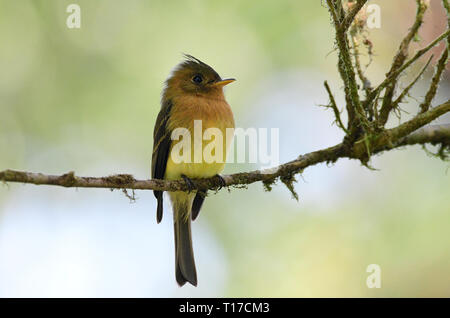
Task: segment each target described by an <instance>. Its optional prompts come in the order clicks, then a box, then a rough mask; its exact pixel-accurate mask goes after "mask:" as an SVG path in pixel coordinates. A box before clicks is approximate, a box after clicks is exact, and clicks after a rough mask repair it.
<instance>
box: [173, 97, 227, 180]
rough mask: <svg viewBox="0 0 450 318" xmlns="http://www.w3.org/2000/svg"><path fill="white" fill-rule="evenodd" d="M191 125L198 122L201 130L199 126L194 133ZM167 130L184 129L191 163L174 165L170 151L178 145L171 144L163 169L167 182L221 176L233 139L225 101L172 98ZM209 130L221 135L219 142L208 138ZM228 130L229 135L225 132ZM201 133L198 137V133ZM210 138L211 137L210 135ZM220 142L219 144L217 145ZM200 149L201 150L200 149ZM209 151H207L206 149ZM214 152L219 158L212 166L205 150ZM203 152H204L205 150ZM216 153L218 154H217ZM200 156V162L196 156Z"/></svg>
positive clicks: (219, 99)
mask: <svg viewBox="0 0 450 318" xmlns="http://www.w3.org/2000/svg"><path fill="white" fill-rule="evenodd" d="M194 121H201V122H200V123H201V130H199V129H198V128H199V126H198V125H199V122H197V129H194ZM167 125H168V127H167V128H168V130H169V131H171V132H172V131H174V130H175V129H176V128H185V129H187V130H188V131H189V132H190V137H191V141H190V142H191V147H190V152H191V154H190V162H181V163H180V162H176V160H173V158H172V155H173V154H172V150H173V147H174V145H176V144H177V142H179V141H176V140H174V141H172V147H171V151H170V153H169V158H168V161H167V167H166V179H179V178H180V176H181V174H184V175H186V176H188V177H191V178H202V177H211V176H213V175H216V174H218V173H220V172H221V171H222V170H223V168H224V165H225V161H226V154H227V150H228V149H229V146H230V144H231V142H232V138H233V129H234V118H233V113H232V111H231V108H230V106H229V105H228V103H227V102H226V101H225V99H224V98H220V97H219V98H210V97H201V96H184V97H183V98H174V99H173V107H172V110H171V114H170V116H169V120H168V122H167ZM209 128H215V132H216V133H217V132H220V133H221V134H222V138H221V140H220V138H218V139H217V138H216V136H215V135H214V136H213V137H212V136H209V138H210V139H209V140H207V139H205V137H208V133H206V134H205V131H207V130H209V132H211V131H214V130H210V129H209ZM227 130H228V132H227ZM200 131H201V133H200V134H199V132H200ZM209 135H211V134H209ZM219 142H221V144H220V143H219ZM200 146H201V149H199V148H200ZM208 147H209V148H208ZM214 147H215V149H213V152H212V153H213V155H216V154H217V156H216V157H215V158H216V159H217V158H220V160H216V162H211V160H210V159H208V158H209V157H208V156H207V155H206V154H207V153H208V149H209V150H210V149H211V148H214ZM205 149H206V150H205ZM216 151H219V152H217V153H216ZM199 153H201V154H202V155H205V156H206V157H205V156H202V158H201V161H200V162H199V161H198V159H199V158H198V156H197V157H196V158H195V157H194V155H195V154H199Z"/></svg>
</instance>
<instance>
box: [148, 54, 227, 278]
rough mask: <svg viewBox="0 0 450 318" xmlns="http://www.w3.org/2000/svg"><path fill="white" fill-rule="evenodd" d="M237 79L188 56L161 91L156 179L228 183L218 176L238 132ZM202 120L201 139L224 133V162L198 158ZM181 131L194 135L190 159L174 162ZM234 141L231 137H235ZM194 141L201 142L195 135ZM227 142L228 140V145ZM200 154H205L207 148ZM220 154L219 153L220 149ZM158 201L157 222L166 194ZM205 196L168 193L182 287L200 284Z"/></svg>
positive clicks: (155, 138) (154, 158) (177, 272)
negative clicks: (230, 93) (199, 224)
mask: <svg viewBox="0 0 450 318" xmlns="http://www.w3.org/2000/svg"><path fill="white" fill-rule="evenodd" d="M234 81H235V79H232V78H230V79H222V78H221V77H220V76H219V74H217V72H216V71H215V70H214V69H213V68H212V67H211V66H209V65H207V64H205V63H203V62H202V61H200V60H199V59H197V58H195V57H193V56H191V55H185V60H184V61H182V62H181V63H180V64H178V65H177V66H176V67H175V69H174V70H173V72H172V74H171V75H170V76H169V78H168V79H167V80H166V86H165V88H164V90H163V93H162V98H161V110H160V112H159V114H158V117H157V119H156V123H155V128H154V132H153V153H152V178H155V179H166V180H176V179H181V178H182V179H184V180H185V182H186V183H187V184H188V187H189V188H193V183H192V180H191V178H207V177H213V176H217V177H218V178H219V180H221V181H222V183H224V181H223V179H222V177H220V175H219V173H220V172H222V170H223V168H224V165H225V161H226V153H227V150H228V149H227V148H228V147H227V146H228V144H229V143H230V142H229V141H230V140H229V138H230V134H227V133H226V130H227V129H234V118H233V112H232V111H231V108H230V106H229V105H228V103H227V102H226V100H225V96H224V92H223V87H224V86H225V85H227V84H229V83H232V82H234ZM197 120H201V123H202V126H201V127H202V131H201V133H202V136H203V133H204V132H205V130H206V129H208V128H217V129H219V130H220V132H222V136H227V138H223V139H222V140H223V142H222V144H219V143H217V147H220V146H223V148H220V149H221V150H223V151H222V153H223V158H220V159H221V160H216V161H214V162H211V161H210V160H207V161H206V160H204V158H203V156H202V158H201V160H200V161H199V160H198V159H197V160H194V154H195V153H196V150H199V149H196V147H197V148H198V147H202V149H203V148H204V147H205V145H206V143H211V142H213V143H214V142H215V141H216V140H217V138H214V139H213V140H211V141H208V142H207V141H205V140H204V139H203V138H202V137H200V138H202V141H201V142H200V143H198V142H197V143H196V142H194V135H195V132H194V121H197ZM176 128H185V129H187V130H188V131H189V132H190V135H191V141H192V142H191V143H190V144H191V146H190V147H191V148H190V150H191V151H190V158H191V160H190V161H189V160H186V161H187V162H186V161H184V162H179V160H174V159H173V158H172V149H173V147H174V145H175V144H176V143H177V141H176V140H172V138H171V135H172V132H173V131H174V130H175V129H176ZM231 137H232V134H231ZM195 138H198V136H196V137H195ZM225 139H226V142H225ZM202 149H200V151H201V152H200V153H201V154H203V150H202ZM216 150H217V149H216ZM153 192H154V195H155V197H156V199H157V201H158V207H157V212H156V220H157V222H158V223H159V222H161V220H162V216H163V192H162V191H153ZM205 196H206V192H204V191H195V190H194V191H189V192H182V191H176V192H169V198H170V201H171V203H172V209H173V222H174V231H175V277H176V280H177V282H178V284H179V285H180V286H183V285H184V284H185V283H186V282H189V283H191V284H192V285H194V286H197V271H196V268H195V261H194V252H193V249H192V237H191V219H192V220H195V218H196V217H197V216H198V214H199V212H200V209H201V207H202V204H203V201H204V200H205Z"/></svg>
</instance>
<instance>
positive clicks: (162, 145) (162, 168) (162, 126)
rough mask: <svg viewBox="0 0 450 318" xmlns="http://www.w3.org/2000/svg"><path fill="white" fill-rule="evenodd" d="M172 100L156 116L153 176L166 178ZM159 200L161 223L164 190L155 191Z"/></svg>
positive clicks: (159, 218)
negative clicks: (168, 126)
mask: <svg viewBox="0 0 450 318" xmlns="http://www.w3.org/2000/svg"><path fill="white" fill-rule="evenodd" d="M171 109H172V102H171V101H170V100H168V101H166V102H164V103H163V105H162V107H161V110H160V111H159V114H158V117H157V118H156V124H155V129H154V131H153V153H152V178H154V179H164V174H165V173H166V166H167V158H168V157H169V151H170V145H171V139H170V134H171V132H170V131H169V130H168V129H167V121H168V120H169V116H170V111H171ZM153 194H154V195H155V197H156V199H157V200H158V208H157V212H156V221H157V222H158V223H159V222H161V220H162V216H163V192H162V191H153Z"/></svg>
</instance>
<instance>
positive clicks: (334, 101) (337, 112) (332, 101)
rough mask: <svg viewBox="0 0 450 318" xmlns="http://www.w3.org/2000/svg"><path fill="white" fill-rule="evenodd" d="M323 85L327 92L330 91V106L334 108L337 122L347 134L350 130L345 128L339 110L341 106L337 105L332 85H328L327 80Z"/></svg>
mask: <svg viewBox="0 0 450 318" xmlns="http://www.w3.org/2000/svg"><path fill="white" fill-rule="evenodd" d="M323 85H324V86H325V89H326V90H327V93H328V97H329V98H330V105H329V107H331V109H333V112H334V117H335V121H336V124H337V125H338V126H339V128H341V129H342V130H343V131H344V132H345V133H346V134H347V133H348V130H347V129H345V126H344V124H343V123H342V120H341V113H340V111H339V108H338V107H337V104H336V100H335V99H334V96H333V93H332V92H331V89H330V86H329V85H328V82H327V81H325V82H324V83H323Z"/></svg>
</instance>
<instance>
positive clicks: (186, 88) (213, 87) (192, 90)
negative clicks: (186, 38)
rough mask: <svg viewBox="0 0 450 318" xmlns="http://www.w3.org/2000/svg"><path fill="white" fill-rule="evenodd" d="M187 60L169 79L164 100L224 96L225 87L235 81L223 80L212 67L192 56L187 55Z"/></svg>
mask: <svg viewBox="0 0 450 318" xmlns="http://www.w3.org/2000/svg"><path fill="white" fill-rule="evenodd" d="M185 58H186V59H185V60H184V61H183V62H181V63H180V64H178V65H177V66H176V67H175V69H174V70H173V72H172V74H171V75H170V77H169V78H168V79H167V81H166V88H165V89H164V93H163V99H166V98H170V97H173V96H176V95H182V94H190V95H199V96H211V97H214V96H220V95H222V96H223V87H224V86H225V85H227V84H230V83H232V82H234V81H235V79H234V78H228V79H222V78H221V77H220V76H219V74H217V72H216V71H215V70H214V69H213V68H212V67H211V66H209V65H207V64H206V63H203V62H202V61H200V60H199V59H197V58H195V57H193V56H191V55H187V54H186V55H185Z"/></svg>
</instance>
